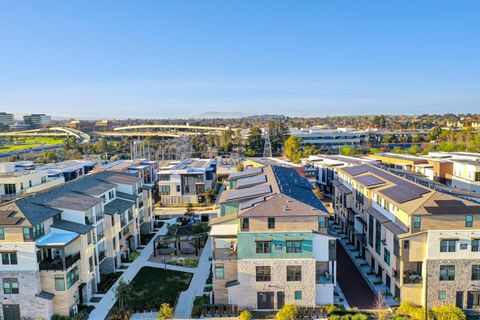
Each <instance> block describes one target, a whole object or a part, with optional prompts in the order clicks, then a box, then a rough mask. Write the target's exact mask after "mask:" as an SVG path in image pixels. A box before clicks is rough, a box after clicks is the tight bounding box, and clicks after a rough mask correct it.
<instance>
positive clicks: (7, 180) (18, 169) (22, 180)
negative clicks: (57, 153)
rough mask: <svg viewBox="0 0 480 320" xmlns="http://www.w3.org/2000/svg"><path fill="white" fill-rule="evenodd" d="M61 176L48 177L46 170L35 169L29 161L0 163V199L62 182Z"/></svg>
mask: <svg viewBox="0 0 480 320" xmlns="http://www.w3.org/2000/svg"><path fill="white" fill-rule="evenodd" d="M64 182H65V180H64V179H63V177H49V176H48V171H47V170H41V169H35V166H34V164H33V163H32V162H31V161H18V162H2V163H0V201H2V202H4V201H11V200H13V199H15V198H16V197H18V196H21V195H23V194H28V193H33V192H38V191H42V190H45V189H48V188H52V187H54V186H57V185H60V184H63V183H64Z"/></svg>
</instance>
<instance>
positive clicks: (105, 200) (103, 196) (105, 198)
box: [100, 194, 107, 203]
mask: <svg viewBox="0 0 480 320" xmlns="http://www.w3.org/2000/svg"><path fill="white" fill-rule="evenodd" d="M100 198H102V201H103V203H105V202H107V197H106V196H105V195H104V194H102V195H101V196H100Z"/></svg>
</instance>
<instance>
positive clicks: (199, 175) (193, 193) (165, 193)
mask: <svg viewBox="0 0 480 320" xmlns="http://www.w3.org/2000/svg"><path fill="white" fill-rule="evenodd" d="M157 183H158V193H159V195H160V203H161V204H162V205H166V206H168V205H179V204H183V203H186V202H190V203H199V202H203V201H205V192H206V191H207V190H215V188H216V185H217V162H216V161H215V160H212V159H198V158H189V159H185V160H182V161H180V162H179V163H177V164H174V165H170V166H167V167H161V168H160V170H159V171H158V182H157Z"/></svg>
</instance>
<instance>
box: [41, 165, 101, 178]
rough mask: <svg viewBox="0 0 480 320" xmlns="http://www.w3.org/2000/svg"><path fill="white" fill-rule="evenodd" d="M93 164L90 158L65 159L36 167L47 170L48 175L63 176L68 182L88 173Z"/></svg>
mask: <svg viewBox="0 0 480 320" xmlns="http://www.w3.org/2000/svg"><path fill="white" fill-rule="evenodd" d="M95 165H96V163H95V162H93V161H90V160H66V161H61V162H57V163H51V164H47V165H44V166H39V167H38V169H42V170H48V176H49V177H63V178H64V179H65V181H66V182H68V181H71V180H75V179H77V178H80V177H83V176H84V175H86V174H88V173H89V172H90V171H92V170H93V168H95Z"/></svg>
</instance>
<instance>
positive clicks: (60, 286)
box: [55, 276, 65, 291]
mask: <svg viewBox="0 0 480 320" xmlns="http://www.w3.org/2000/svg"><path fill="white" fill-rule="evenodd" d="M55 291H65V278H64V277H63V276H55Z"/></svg>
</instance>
